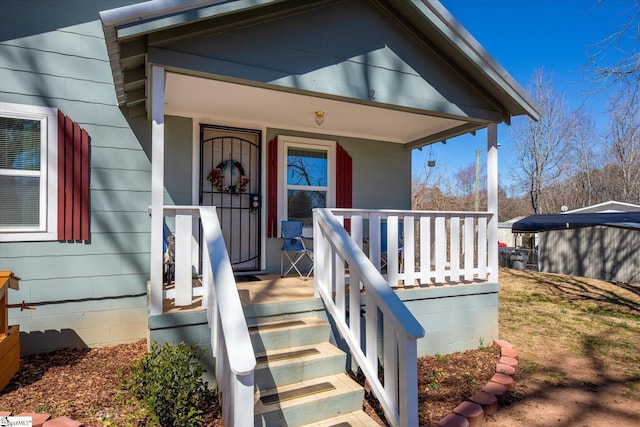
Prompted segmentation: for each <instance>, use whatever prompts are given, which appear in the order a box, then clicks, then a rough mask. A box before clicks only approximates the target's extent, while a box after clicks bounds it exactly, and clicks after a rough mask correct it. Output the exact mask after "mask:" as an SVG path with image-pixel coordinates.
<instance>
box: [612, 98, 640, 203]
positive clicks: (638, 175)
mask: <svg viewBox="0 0 640 427" xmlns="http://www.w3.org/2000/svg"><path fill="white" fill-rule="evenodd" d="M607 144H608V151H609V154H610V155H609V159H610V160H609V163H610V171H612V173H613V175H614V176H613V177H612V178H613V179H612V182H613V183H615V184H616V185H615V187H616V188H617V191H616V192H617V193H618V195H619V197H618V199H622V200H624V201H626V202H633V203H638V202H640V103H639V102H638V96H637V94H627V93H626V91H625V92H620V93H619V94H618V96H617V97H616V98H614V99H612V102H611V104H610V107H609V133H608V135H607Z"/></svg>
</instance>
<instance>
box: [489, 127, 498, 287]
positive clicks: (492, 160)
mask: <svg viewBox="0 0 640 427" xmlns="http://www.w3.org/2000/svg"><path fill="white" fill-rule="evenodd" d="M487 211H489V212H491V213H492V214H493V216H492V217H491V219H490V220H489V224H488V226H487V242H488V250H487V256H488V264H489V267H490V269H491V273H490V274H489V281H491V282H495V283H498V125H497V124H496V123H491V124H489V126H488V127H487Z"/></svg>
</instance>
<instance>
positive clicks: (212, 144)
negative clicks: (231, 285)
mask: <svg viewBox="0 0 640 427" xmlns="http://www.w3.org/2000/svg"><path fill="white" fill-rule="evenodd" d="M260 140H261V132H260V131H254V130H248V129H236V128H228V127H220V126H213V125H201V126H200V204H201V205H203V206H216V207H217V212H218V217H219V218H220V225H221V226H222V232H223V235H224V240H225V243H226V245H227V251H228V252H229V258H230V259H231V265H232V266H233V269H234V271H257V270H259V269H260V247H261V245H260V236H261V231H260V218H261V215H260V209H261V205H262V203H261V202H262V200H261V195H260V188H261V185H260V176H261V173H260V163H261V162H260Z"/></svg>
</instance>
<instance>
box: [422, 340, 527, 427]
mask: <svg viewBox="0 0 640 427" xmlns="http://www.w3.org/2000/svg"><path fill="white" fill-rule="evenodd" d="M492 347H494V348H497V349H498V350H500V358H499V359H498V361H497V362H496V373H495V374H494V375H493V377H491V379H490V380H489V382H487V384H486V385H485V386H484V387H482V390H480V391H479V392H477V393H476V394H474V395H473V396H470V397H469V398H468V399H467V400H465V401H464V402H462V403H460V404H459V405H458V406H456V407H455V408H454V409H453V411H451V412H450V413H449V414H447V415H446V416H445V417H444V418H442V419H441V420H440V421H438V422H436V423H433V424H430V425H428V426H425V427H476V426H481V425H482V424H483V420H484V416H485V415H491V414H495V413H496V412H497V411H498V409H499V406H500V404H501V403H503V402H504V400H505V397H506V396H507V394H508V393H509V390H511V389H512V388H513V385H514V383H515V381H514V379H515V375H516V373H517V372H518V352H517V351H515V350H514V349H513V345H511V344H510V343H509V342H507V341H504V340H493V344H492Z"/></svg>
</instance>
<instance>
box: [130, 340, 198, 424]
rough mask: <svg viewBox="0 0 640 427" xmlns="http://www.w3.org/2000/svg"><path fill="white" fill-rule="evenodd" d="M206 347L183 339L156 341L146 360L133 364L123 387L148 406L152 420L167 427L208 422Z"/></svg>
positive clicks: (144, 358) (147, 409)
mask: <svg viewBox="0 0 640 427" xmlns="http://www.w3.org/2000/svg"><path fill="white" fill-rule="evenodd" d="M204 353H205V351H204V349H202V348H199V347H198V346H197V345H192V346H188V345H187V344H185V343H184V342H181V343H180V344H178V345H177V346H176V345H174V344H173V343H166V344H164V345H163V346H162V347H160V346H158V344H157V343H156V342H154V343H153V344H152V345H151V351H150V352H149V353H147V354H146V355H145V356H144V357H143V358H142V359H140V360H136V361H134V362H133V363H132V364H131V375H130V376H129V377H128V378H126V379H125V380H124V381H123V389H124V390H125V391H126V392H128V393H129V395H130V396H132V397H133V398H134V399H137V400H138V401H139V402H140V403H141V404H142V405H143V406H144V407H145V409H146V411H147V416H148V418H149V421H151V422H152V423H154V424H156V425H161V426H163V427H170V426H181V427H182V426H185V427H196V426H201V425H203V424H204V404H205V402H206V401H207V395H208V393H209V390H208V388H207V383H206V382H205V381H204V380H203V379H202V374H203V373H204V372H205V369H204V367H203V366H202V364H201V363H200V360H201V359H202V357H203V356H204Z"/></svg>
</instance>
